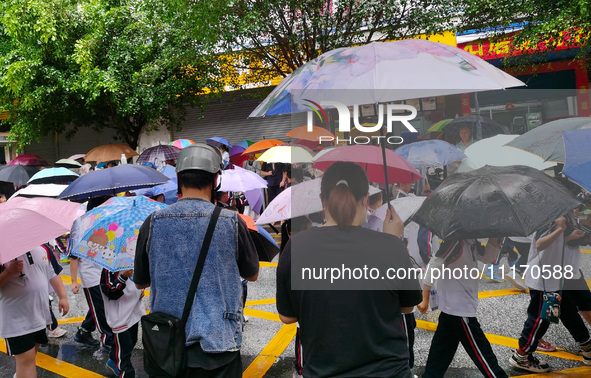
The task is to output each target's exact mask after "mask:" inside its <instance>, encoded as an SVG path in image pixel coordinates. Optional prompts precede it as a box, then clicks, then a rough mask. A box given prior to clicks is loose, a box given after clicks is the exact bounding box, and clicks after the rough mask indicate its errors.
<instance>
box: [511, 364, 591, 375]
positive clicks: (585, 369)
mask: <svg viewBox="0 0 591 378" xmlns="http://www.w3.org/2000/svg"><path fill="white" fill-rule="evenodd" d="M558 377H567V378H570V377H591V366H579V367H576V368H572V369H565V370H558V371H553V372H550V373H541V374H528V375H520V376H519V378H558Z"/></svg>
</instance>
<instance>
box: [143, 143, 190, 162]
mask: <svg viewBox="0 0 591 378" xmlns="http://www.w3.org/2000/svg"><path fill="white" fill-rule="evenodd" d="M180 151H181V150H180V149H179V148H178V147H174V146H168V145H158V146H154V147H150V148H146V149H145V150H144V152H142V153H141V154H140V156H139V157H138V158H137V163H138V164H141V163H154V164H156V165H158V164H164V162H165V161H166V160H176V159H178V158H179V152H180Z"/></svg>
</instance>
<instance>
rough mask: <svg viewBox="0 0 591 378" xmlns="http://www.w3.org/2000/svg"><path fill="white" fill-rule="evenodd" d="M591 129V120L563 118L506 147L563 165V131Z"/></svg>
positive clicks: (537, 128)
mask: <svg viewBox="0 0 591 378" xmlns="http://www.w3.org/2000/svg"><path fill="white" fill-rule="evenodd" d="M589 128H591V118H589V117H574V118H563V119H559V120H556V121H552V122H548V123H545V124H543V125H540V126H538V127H536V128H535V129H533V130H530V131H528V132H527V133H525V134H523V135H521V136H519V137H517V138H515V139H514V140H512V141H511V142H509V143H507V146H511V147H515V148H519V149H522V150H525V151H528V152H531V153H532V154H536V155H539V156H541V157H542V158H543V159H544V160H546V161H553V162H557V163H564V159H565V155H564V142H563V138H562V132H563V131H569V130H581V129H589Z"/></svg>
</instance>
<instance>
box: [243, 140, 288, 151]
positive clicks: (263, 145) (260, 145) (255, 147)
mask: <svg viewBox="0 0 591 378" xmlns="http://www.w3.org/2000/svg"><path fill="white" fill-rule="evenodd" d="M284 144H285V143H283V142H282V141H280V140H276V139H263V140H261V141H258V142H256V143H253V144H252V145H250V146H249V147H248V148H247V149H246V150H245V151H244V152H243V154H245V155H248V154H254V153H257V152H261V151H265V150H268V149H269V148H271V147H275V146H281V145H284Z"/></svg>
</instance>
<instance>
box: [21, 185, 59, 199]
mask: <svg viewBox="0 0 591 378" xmlns="http://www.w3.org/2000/svg"><path fill="white" fill-rule="evenodd" d="M67 187H68V185H60V184H31V185H28V186H27V187H26V188H22V189H20V190H18V191H17V192H16V193H14V194H13V195H12V197H10V198H15V197H27V198H30V197H52V198H55V197H57V196H59V195H60V194H61V193H62V192H63V191H64V190H66V188H67Z"/></svg>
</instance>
